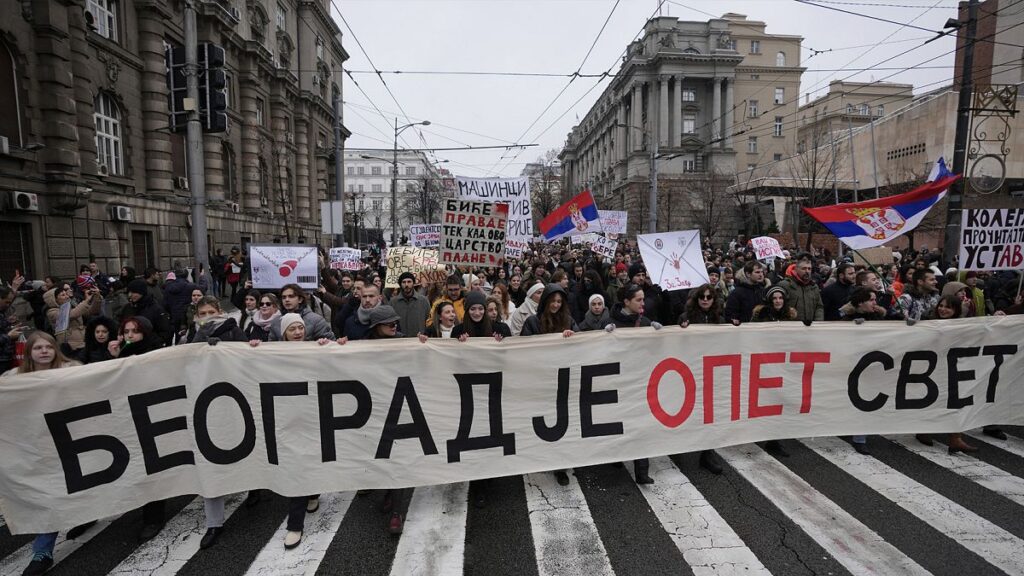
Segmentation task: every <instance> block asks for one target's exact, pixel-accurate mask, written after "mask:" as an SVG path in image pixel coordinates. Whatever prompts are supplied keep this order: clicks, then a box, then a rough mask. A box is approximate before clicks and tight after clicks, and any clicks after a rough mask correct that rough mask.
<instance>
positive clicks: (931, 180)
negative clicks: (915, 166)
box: [804, 158, 960, 250]
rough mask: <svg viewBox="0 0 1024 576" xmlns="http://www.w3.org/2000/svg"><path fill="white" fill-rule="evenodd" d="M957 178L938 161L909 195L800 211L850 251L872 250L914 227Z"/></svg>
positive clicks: (958, 177) (907, 193)
mask: <svg viewBox="0 0 1024 576" xmlns="http://www.w3.org/2000/svg"><path fill="white" fill-rule="evenodd" d="M959 179H960V175H958V174H953V173H951V172H950V171H949V170H947V169H946V162H945V160H943V159H942V158H939V161H938V162H936V163H935V168H934V169H933V170H932V173H931V174H930V175H929V177H928V181H927V182H925V183H924V184H922V185H921V186H918V187H917V188H915V189H913V190H911V191H910V192H906V193H904V194H897V195H895V196H886V197H885V198H878V199H877V200H866V201H864V202H856V203H849V204H836V205H835V206H822V207H821V208H804V212H807V214H809V215H810V216H811V217H812V218H814V219H815V220H817V221H818V222H821V223H822V224H824V225H825V227H826V228H828V229H829V231H831V232H832V233H833V234H835V235H836V237H837V238H839V240H840V241H841V242H842V243H843V244H846V245H847V246H849V247H850V248H853V249H854V250H858V249H861V248H873V247H875V246H881V245H882V244H885V243H886V242H888V241H889V240H892V239H893V238H896V237H898V236H902V235H903V234H906V233H907V232H910V231H911V230H913V229H914V228H917V226H918V225H919V224H920V223H921V221H922V220H924V217H925V216H927V215H928V211H929V210H930V209H931V207H932V206H934V205H935V204H936V203H937V202H938V201H939V200H942V198H943V197H944V196H945V195H946V189H948V188H949V186H950V185H951V184H952V183H953V182H956V181H957V180H959Z"/></svg>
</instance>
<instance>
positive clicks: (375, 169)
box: [370, 166, 380, 176]
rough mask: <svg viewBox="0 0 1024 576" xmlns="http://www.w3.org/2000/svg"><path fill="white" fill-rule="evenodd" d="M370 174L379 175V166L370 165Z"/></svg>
mask: <svg viewBox="0 0 1024 576" xmlns="http://www.w3.org/2000/svg"><path fill="white" fill-rule="evenodd" d="M370 174H372V175H373V176H380V166H373V167H371V168H370Z"/></svg>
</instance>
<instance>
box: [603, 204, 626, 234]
mask: <svg viewBox="0 0 1024 576" xmlns="http://www.w3.org/2000/svg"><path fill="white" fill-rule="evenodd" d="M597 213H598V214H599V215H600V217H601V229H602V230H604V231H605V232H606V233H609V234H625V233H626V218H628V217H629V212H626V211H624V210H598V211H597Z"/></svg>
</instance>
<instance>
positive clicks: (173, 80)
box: [164, 45, 188, 132]
mask: <svg viewBox="0 0 1024 576" xmlns="http://www.w3.org/2000/svg"><path fill="white" fill-rule="evenodd" d="M164 63H165V64H166V66H167V88H168V92H167V110H168V112H169V114H168V121H169V124H170V129H171V132H183V131H184V130H185V123H186V122H187V121H188V112H186V111H185V98H186V97H188V90H187V88H186V87H185V48H184V47H182V46H170V45H168V46H167V48H166V50H165V51H164Z"/></svg>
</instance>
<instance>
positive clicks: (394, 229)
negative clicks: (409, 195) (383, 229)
mask: <svg viewBox="0 0 1024 576" xmlns="http://www.w3.org/2000/svg"><path fill="white" fill-rule="evenodd" d="M413 126H430V120H424V121H422V122H413V123H412V124H406V125H404V126H399V125H398V118H395V146H394V148H393V149H392V155H391V245H392V246H394V245H396V244H397V243H398V207H397V206H396V205H397V204H398V135H399V134H401V133H402V131H403V130H405V129H406V128H411V127H413Z"/></svg>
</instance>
